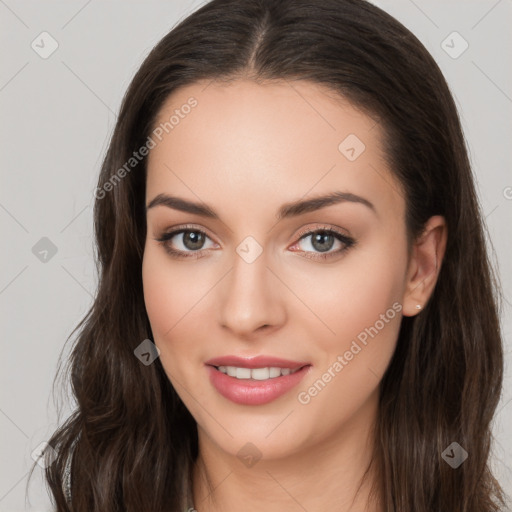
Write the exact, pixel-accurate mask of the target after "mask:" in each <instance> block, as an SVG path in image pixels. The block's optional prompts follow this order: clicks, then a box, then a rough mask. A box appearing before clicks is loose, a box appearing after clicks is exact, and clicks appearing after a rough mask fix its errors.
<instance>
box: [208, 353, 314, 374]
mask: <svg viewBox="0 0 512 512" xmlns="http://www.w3.org/2000/svg"><path fill="white" fill-rule="evenodd" d="M205 364H208V365H210V366H236V367H237V368H270V367H274V368H290V370H295V369H297V368H302V367H303V366H306V365H309V364H310V363H305V362H300V361H290V360H289V359H282V358H280V357H272V356H264V355H261V356H254V357H239V356H233V355H228V356H220V357H214V358H213V359H209V360H208V361H206V362H205Z"/></svg>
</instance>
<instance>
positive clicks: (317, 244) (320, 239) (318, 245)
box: [313, 231, 334, 252]
mask: <svg viewBox="0 0 512 512" xmlns="http://www.w3.org/2000/svg"><path fill="white" fill-rule="evenodd" d="M326 239H330V240H329V242H330V243H328V242H326ZM333 242H334V237H333V236H332V235H330V234H329V233H327V232H325V231H323V232H320V233H317V234H316V235H314V236H313V247H314V248H315V249H317V250H318V251H320V252H325V251H328V250H329V249H331V248H332V244H333Z"/></svg>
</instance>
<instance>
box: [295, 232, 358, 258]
mask: <svg viewBox="0 0 512 512" xmlns="http://www.w3.org/2000/svg"><path fill="white" fill-rule="evenodd" d="M307 239H310V240H309V242H307V243H306V244H305V246H306V248H305V249H303V250H304V251H305V252H308V250H309V248H313V250H315V251H318V252H320V253H326V252H328V251H330V250H331V249H332V248H333V246H334V245H335V243H336V241H337V242H338V243H339V244H340V245H341V250H344V249H346V248H347V247H348V246H350V245H351V244H352V240H351V239H350V238H348V237H347V236H345V235H342V234H341V233H338V232H336V231H333V230H327V229H322V230H317V231H310V232H308V233H306V234H305V235H303V236H302V237H301V238H300V240H299V241H298V242H297V244H296V245H298V244H300V242H302V241H304V240H307ZM337 252H340V250H338V251H334V253H337Z"/></svg>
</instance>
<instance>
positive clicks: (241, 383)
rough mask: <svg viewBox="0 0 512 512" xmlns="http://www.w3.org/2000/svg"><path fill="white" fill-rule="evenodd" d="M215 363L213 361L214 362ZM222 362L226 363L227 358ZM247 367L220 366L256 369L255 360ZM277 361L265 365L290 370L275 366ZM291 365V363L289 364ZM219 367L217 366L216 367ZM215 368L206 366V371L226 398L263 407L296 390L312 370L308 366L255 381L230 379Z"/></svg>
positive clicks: (213, 383)
mask: <svg viewBox="0 0 512 512" xmlns="http://www.w3.org/2000/svg"><path fill="white" fill-rule="evenodd" d="M212 361H213V360H212ZM222 361H226V359H225V358H223V359H222ZM246 363H247V364H246V365H243V366H242V365H240V363H239V362H238V363H237V364H225V365H219V366H238V367H240V368H252V367H255V363H254V360H251V364H249V363H248V362H247V361H246ZM275 363H276V359H274V358H272V364H268V365H267V363H264V364H265V366H261V365H260V366H259V367H267V366H274V367H279V368H289V366H286V365H284V366H283V365H282V363H281V364H275ZM288 364H290V362H288ZM215 366H217V365H215ZM215 366H211V365H209V364H208V365H206V369H207V371H208V372H209V378H210V382H211V383H212V385H213V387H214V388H215V389H216V390H217V391H218V392H219V393H220V394H221V395H222V396H223V397H224V398H227V399H228V400H231V401H232V402H234V403H236V404H240V405H263V404H266V403H268V402H272V401H273V400H275V399H277V398H279V397H280V396H282V395H284V394H285V393H286V392H288V391H290V390H291V389H292V388H294V387H295V386H296V385H297V384H298V383H299V382H300V381H301V380H302V379H303V378H304V376H305V375H306V374H307V373H308V372H309V370H310V369H311V365H310V364H306V365H305V366H303V367H302V368H301V369H300V370H297V371H296V372H295V373H291V374H290V375H281V376H280V377H275V378H272V379H267V380H255V379H237V378H235V377H230V376H229V375H226V374H225V373H222V372H221V371H220V370H217V369H216V368H215ZM256 367H258V366H256Z"/></svg>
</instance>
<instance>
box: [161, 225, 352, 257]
mask: <svg viewBox="0 0 512 512" xmlns="http://www.w3.org/2000/svg"><path fill="white" fill-rule="evenodd" d="M187 231H192V232H194V233H201V234H202V235H204V236H205V237H207V238H210V237H209V236H208V235H207V234H206V233H205V232H204V231H203V230H202V229H198V228H195V227H194V226H188V225H187V226H180V227H179V228H178V229H175V230H173V231H170V232H168V233H163V234H162V235H161V236H160V237H158V238H155V240H156V241H157V242H160V243H161V244H162V245H163V247H164V249H165V250H166V251H167V252H168V253H169V254H170V255H171V256H172V257H173V258H180V259H184V258H194V259H197V258H201V257H202V256H201V253H202V252H203V251H205V250H208V249H200V250H198V251H187V252H184V251H180V250H176V249H173V248H172V247H171V246H170V245H169V241H170V240H171V239H172V238H173V237H175V236H176V235H179V234H181V233H185V232H187ZM315 233H326V234H328V235H334V237H335V238H336V239H337V240H339V241H340V242H342V243H343V244H345V245H344V247H342V248H341V249H338V250H337V251H334V252H328V253H314V254H315V256H305V257H306V258H309V259H312V260H328V259H330V258H332V257H335V256H338V255H340V254H342V253H344V252H345V251H347V250H348V249H350V248H351V247H353V246H354V245H355V244H356V241H355V240H354V239H353V238H351V237H349V236H347V235H345V234H343V233H341V232H339V231H337V230H335V229H333V228H331V227H327V226H325V227H324V226H322V227H319V228H316V229H313V230H311V229H308V230H305V231H303V232H301V233H299V234H298V235H297V236H298V237H299V238H298V240H297V242H295V244H296V243H298V242H300V241H301V240H302V239H304V238H307V237H308V236H309V235H314V234H315ZM295 244H294V245H295ZM297 252H303V253H305V254H310V251H297Z"/></svg>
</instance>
